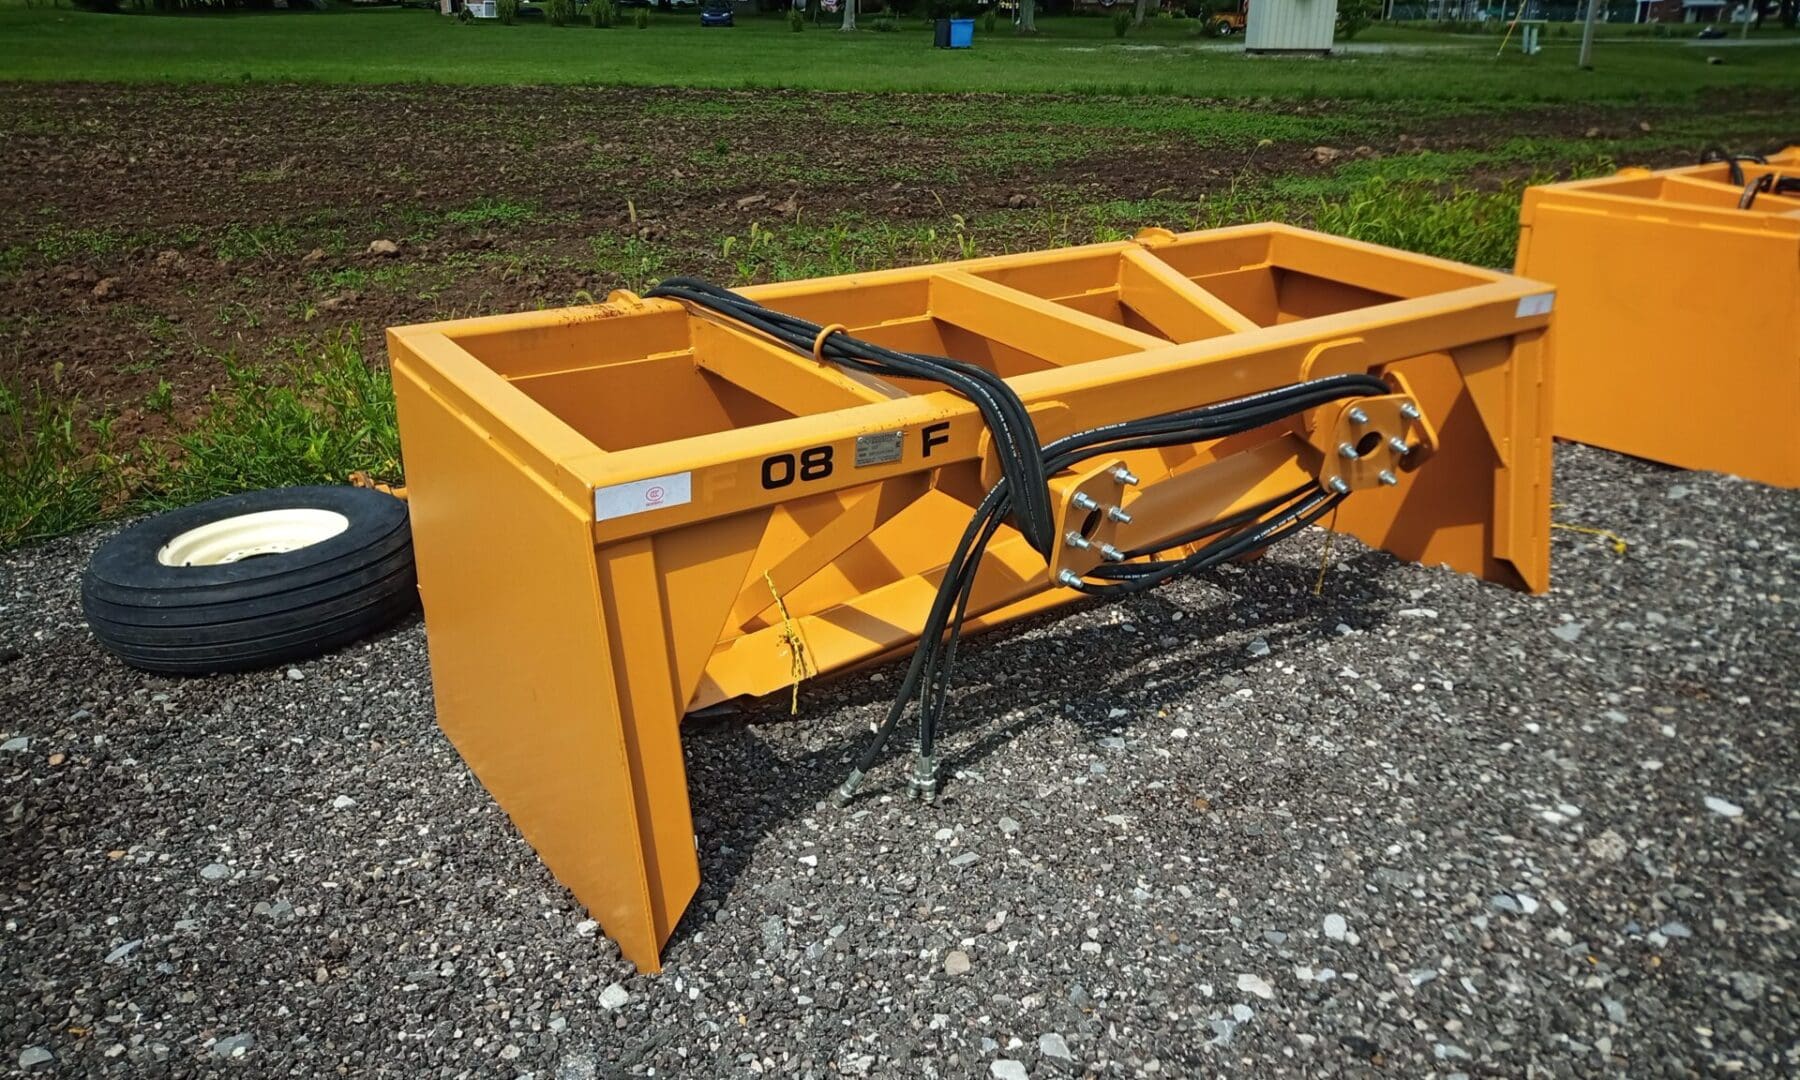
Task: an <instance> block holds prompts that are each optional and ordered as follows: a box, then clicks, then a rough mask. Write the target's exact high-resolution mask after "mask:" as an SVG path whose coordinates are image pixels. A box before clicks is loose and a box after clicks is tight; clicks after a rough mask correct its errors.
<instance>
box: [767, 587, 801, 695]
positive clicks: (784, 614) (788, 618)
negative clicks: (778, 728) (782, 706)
mask: <svg viewBox="0 0 1800 1080" xmlns="http://www.w3.org/2000/svg"><path fill="white" fill-rule="evenodd" d="M763 580H764V581H766V582H768V583H769V595H770V596H773V597H774V598H775V607H776V609H777V610H779V611H780V612H781V640H782V642H783V643H784V644H786V645H787V647H788V655H789V656H791V657H793V668H792V671H791V672H790V674H791V676H792V678H793V680H794V692H793V699H792V700H791V701H790V702H789V703H788V715H789V716H796V715H798V714H799V712H800V681H801V680H802V679H805V678H807V677H808V676H810V675H811V674H812V672H810V671H808V670H807V669H806V643H805V642H804V641H802V640H800V628H799V627H797V626H795V625H794V617H793V616H792V615H789V614H788V609H787V601H785V600H783V599H782V598H781V592H780V591H779V590H778V589H776V588H775V579H774V578H773V577H770V576H769V572H768V571H767V570H764V571H763Z"/></svg>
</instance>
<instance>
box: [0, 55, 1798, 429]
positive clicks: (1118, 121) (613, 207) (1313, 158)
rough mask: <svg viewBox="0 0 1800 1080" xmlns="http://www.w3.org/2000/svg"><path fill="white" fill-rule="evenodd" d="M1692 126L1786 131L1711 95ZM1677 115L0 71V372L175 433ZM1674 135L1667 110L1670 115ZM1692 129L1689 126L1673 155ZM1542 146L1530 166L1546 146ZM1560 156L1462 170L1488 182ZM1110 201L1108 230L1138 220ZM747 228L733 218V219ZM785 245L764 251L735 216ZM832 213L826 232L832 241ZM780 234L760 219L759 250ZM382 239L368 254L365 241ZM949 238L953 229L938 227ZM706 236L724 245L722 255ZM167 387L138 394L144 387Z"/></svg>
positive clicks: (1684, 151)
mask: <svg viewBox="0 0 1800 1080" xmlns="http://www.w3.org/2000/svg"><path fill="white" fill-rule="evenodd" d="M1701 111H1702V112H1705V113H1709V114H1711V116H1710V117H1709V120H1708V125H1707V127H1706V130H1705V131H1704V132H1700V133H1697V134H1694V135H1693V136H1692V137H1691V138H1689V137H1687V136H1683V137H1682V138H1681V139H1678V140H1676V142H1675V143H1674V144H1670V145H1667V146H1661V145H1659V146H1658V147H1656V148H1653V149H1647V150H1644V151H1643V152H1641V153H1639V152H1636V151H1634V152H1633V153H1632V158H1631V159H1632V160H1637V161H1649V162H1652V163H1668V162H1675V161H1682V160H1687V159H1689V158H1691V157H1692V156H1693V155H1694V154H1695V153H1697V152H1698V149H1699V147H1700V146H1701V145H1703V144H1704V143H1706V142H1711V141H1718V140H1719V139H1726V140H1728V141H1730V140H1736V141H1737V143H1738V144H1741V145H1744V146H1763V145H1767V144H1770V143H1771V142H1779V141H1780V139H1781V138H1782V137H1784V136H1786V137H1792V134H1793V133H1792V130H1791V129H1792V119H1793V115H1794V113H1793V104H1792V103H1791V102H1788V101H1785V100H1780V99H1755V100H1739V99H1730V100H1727V99H1720V100H1718V101H1716V102H1710V103H1707V104H1706V105H1705V106H1703V108H1702V110H1701ZM1695 116H1696V112H1695V110H1692V109H1689V110H1683V111H1681V112H1677V113H1665V112H1662V111H1658V110H1651V109H1632V108H1619V107H1571V106H1567V105H1563V106H1557V107H1521V108H1514V109H1509V110H1506V111H1494V112H1487V113H1474V114H1471V113H1468V112H1466V111H1464V112H1454V111H1443V110H1431V109H1419V110H1413V111H1406V110H1396V108H1395V107H1393V106H1377V105H1368V104H1356V103H1344V102H1331V101H1326V102H1310V103H1309V102H1297V103H1295V102H1289V103H1277V102H1234V103H1228V102H1211V101H1194V100H1178V99H1103V98H1057V97H1018V96H1010V97H1001V96H987V95H967V96H941V95H940V96H931V95H911V96H907V95H886V96H871V95H844V94H800V93H781V92H774V91H768V92H746V91H734V92H726V91H682V90H619V89H579V88H568V87H561V88H492V87H481V88H443V87H324V86H307V85H301V86H266V85H244V86H136V87H132V86H125V87H116V86H98V85H96V86H83V85H22V84H11V85H0V142H3V143H4V145H5V146H6V153H4V154H0V191H4V192H5V193H6V194H5V197H4V198H3V199H0V284H4V285H5V286H6V287H5V288H0V378H3V379H5V380H6V381H7V382H8V383H9V384H11V385H15V386H17V385H20V384H30V383H32V382H38V383H42V384H46V385H52V384H53V385H54V387H55V388H56V389H57V390H58V392H59V393H60V395H61V396H65V397H79V398H81V399H83V400H84V401H85V402H86V403H87V404H88V406H89V407H90V408H91V409H92V410H94V411H95V412H99V411H110V412H111V413H112V414H113V415H114V417H115V425H116V433H117V435H118V436H119V439H120V444H121V445H126V446H128V445H130V443H131V441H132V439H133V438H134V437H135V436H136V435H139V434H155V433H157V432H158V431H160V430H162V429H164V428H166V427H169V426H174V427H177V428H179V427H181V426H182V423H183V419H184V417H189V416H192V415H193V414H194V412H195V410H197V409H199V408H200V407H201V406H202V405H203V404H204V399H205V395H206V391H207V390H208V388H210V387H212V386H215V385H218V384H220V383H222V382H223V381H224V378H225V368H224V364H223V363H222V360H221V358H222V357H223V356H225V355H228V354H229V355H233V356H235V357H237V358H239V359H241V360H249V361H253V362H254V361H262V360H266V359H280V358H282V357H286V356H291V355H292V354H293V353H294V352H295V350H296V349H299V350H301V351H304V350H305V349H306V348H307V347H308V345H309V343H313V342H316V341H317V340H318V339H319V338H320V337H322V336H324V335H329V334H332V333H335V332H340V331H343V330H346V329H348V328H356V329H358V330H359V331H360V333H361V348H362V349H363V351H364V353H365V355H367V356H368V357H369V358H370V359H371V360H377V359H379V357H380V355H381V347H382V343H381V336H380V331H381V329H382V328H383V327H386V326H390V325H397V324H402V323H409V322H419V321H427V320H430V319H434V318H441V317H451V316H457V315H468V314H488V313H492V312H497V311H512V310H520V309H529V308H533V307H539V306H545V305H562V304H569V303H574V302H577V301H579V300H583V299H585V298H589V297H604V296H605V294H606V293H607V292H608V291H610V290H611V289H614V288H619V287H631V288H639V289H641V288H642V287H643V286H644V284H645V283H647V281H649V280H651V279H653V278H655V277H660V276H663V275H665V274H670V273H692V274H701V275H708V276H712V277H715V278H718V279H720V280H725V281H738V280H742V279H744V278H745V277H746V276H748V277H755V278H764V277H772V276H784V275H786V274H789V273H793V272H796V271H798V272H813V273H816V272H818V269H819V267H820V266H825V267H836V268H838V269H840V270H841V269H848V268H859V269H862V268H869V267H870V266H881V265H890V264H892V263H893V262H895V261H930V260H932V259H935V258H953V257H957V256H958V255H959V254H961V253H964V252H965V251H974V252H978V253H982V254H991V253H994V252H996V251H1002V250H1019V249H1024V248H1033V247H1044V246H1052V245H1057V244H1067V243H1078V242H1084V241H1087V240H1091V239H1093V238H1094V237H1095V235H1096V230H1097V229H1099V228H1101V227H1102V226H1101V223H1100V222H1098V221H1096V220H1095V219H1094V218H1093V217H1092V216H1091V215H1090V214H1088V213H1087V212H1086V211H1087V210H1088V208H1090V207H1092V206H1095V205H1097V204H1105V203H1108V202H1113V201H1129V200H1142V199H1148V198H1151V197H1158V198H1163V199H1173V200H1177V201H1179V202H1181V203H1182V204H1185V205H1187V206H1189V207H1199V206H1201V205H1202V204H1203V203H1204V200H1205V199H1207V198H1208V197H1209V196H1210V197H1214V198H1217V197H1220V196H1222V195H1226V194H1240V195H1241V194H1245V193H1254V192H1256V191H1258V190H1259V189H1260V187H1261V185H1262V184H1263V183H1264V182H1266V181H1267V180H1269V179H1270V178H1273V177H1292V176H1296V175H1299V176H1309V175H1319V176H1323V175H1327V174H1329V173H1330V172H1331V171H1332V170H1333V169H1335V168H1338V167H1341V166H1342V165H1343V164H1345V163H1348V162H1352V161H1362V160H1367V159H1371V158H1380V157H1383V156H1388V155H1393V154H1399V153H1409V152H1416V151H1419V150H1427V149H1429V150H1438V151H1459V150H1471V149H1474V150H1483V149H1493V148H1496V147H1499V146H1501V145H1502V144H1505V143H1507V142H1508V140H1525V141H1527V142H1529V141H1530V140H1565V142H1566V140H1571V139H1572V140H1576V141H1577V142H1578V143H1579V144H1580V145H1583V146H1588V145H1591V146H1592V147H1593V148H1594V149H1593V153H1592V155H1590V156H1595V157H1597V156H1599V155H1602V154H1604V153H1606V152H1608V150H1609V148H1612V147H1615V146H1620V145H1628V144H1629V143H1630V141H1631V140H1642V139H1644V138H1645V137H1646V132H1661V131H1664V130H1674V129H1675V128H1682V129H1683V130H1688V129H1693V130H1696V131H1698V129H1695V128H1694V124H1695ZM1683 125H1685V127H1683ZM1690 142H1691V143H1692V144H1693V145H1688V143H1690ZM1559 153H1561V152H1560V151H1559ZM1559 160H1561V159H1560V158H1558V157H1556V156H1555V155H1552V157H1551V158H1548V159H1542V160H1538V162H1537V164H1536V165H1533V164H1531V163H1530V162H1529V161H1507V162H1500V163H1496V164H1493V165H1492V166H1484V167H1483V168H1482V169H1479V170H1477V174H1476V175H1475V176H1474V177H1472V178H1465V179H1464V182H1473V183H1476V184H1480V183H1491V182H1497V181H1499V180H1516V179H1520V178H1521V177H1523V176H1524V175H1527V174H1529V173H1530V172H1531V171H1532V170H1533V169H1534V168H1543V167H1555V165H1556V163H1557V162H1558V161H1559ZM1128 218H1129V215H1126V219H1121V220H1119V221H1117V222H1111V223H1110V224H1112V225H1113V226H1114V227H1119V228H1135V227H1136V225H1138V224H1144V223H1150V222H1144V221H1132V220H1127V219H1128ZM753 226H755V228H753ZM771 228H779V229H786V230H789V232H791V233H804V234H805V235H806V236H807V237H810V238H811V239H809V240H806V241H804V242H803V243H802V246H806V245H807V244H810V245H811V247H810V248H809V251H810V253H811V255H812V256H813V258H812V260H811V262H810V263H809V264H808V265H806V266H804V267H796V266H787V265H785V264H783V263H782V262H780V261H779V260H776V259H772V258H771V257H769V255H768V252H769V248H770V245H766V244H765V245H761V246H760V247H759V242H758V233H757V230H758V229H761V230H768V229H771ZM834 230H836V231H834ZM790 239H791V237H790ZM377 241H387V242H389V243H391V244H392V249H391V250H389V251H386V252H372V251H371V250H370V245H371V244H374V243H376V242H377ZM965 244H966V245H967V246H966V247H965V246H964V245H965ZM733 245H735V246H733ZM165 381H166V382H167V383H168V384H169V386H168V388H167V391H166V392H167V394H168V400H167V401H166V403H164V404H163V405H161V406H160V407H149V406H147V405H146V398H147V397H148V396H149V395H151V394H152V393H153V392H157V391H158V390H159V386H160V384H161V383H163V382H165Z"/></svg>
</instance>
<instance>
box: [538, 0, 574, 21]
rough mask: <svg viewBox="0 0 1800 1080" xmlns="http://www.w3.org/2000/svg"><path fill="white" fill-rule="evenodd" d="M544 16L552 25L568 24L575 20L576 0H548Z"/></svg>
mask: <svg viewBox="0 0 1800 1080" xmlns="http://www.w3.org/2000/svg"><path fill="white" fill-rule="evenodd" d="M544 18H546V19H548V20H550V25H551V26H567V25H569V24H570V23H572V22H574V21H575V0H547V2H546V3H545V4H544Z"/></svg>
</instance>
